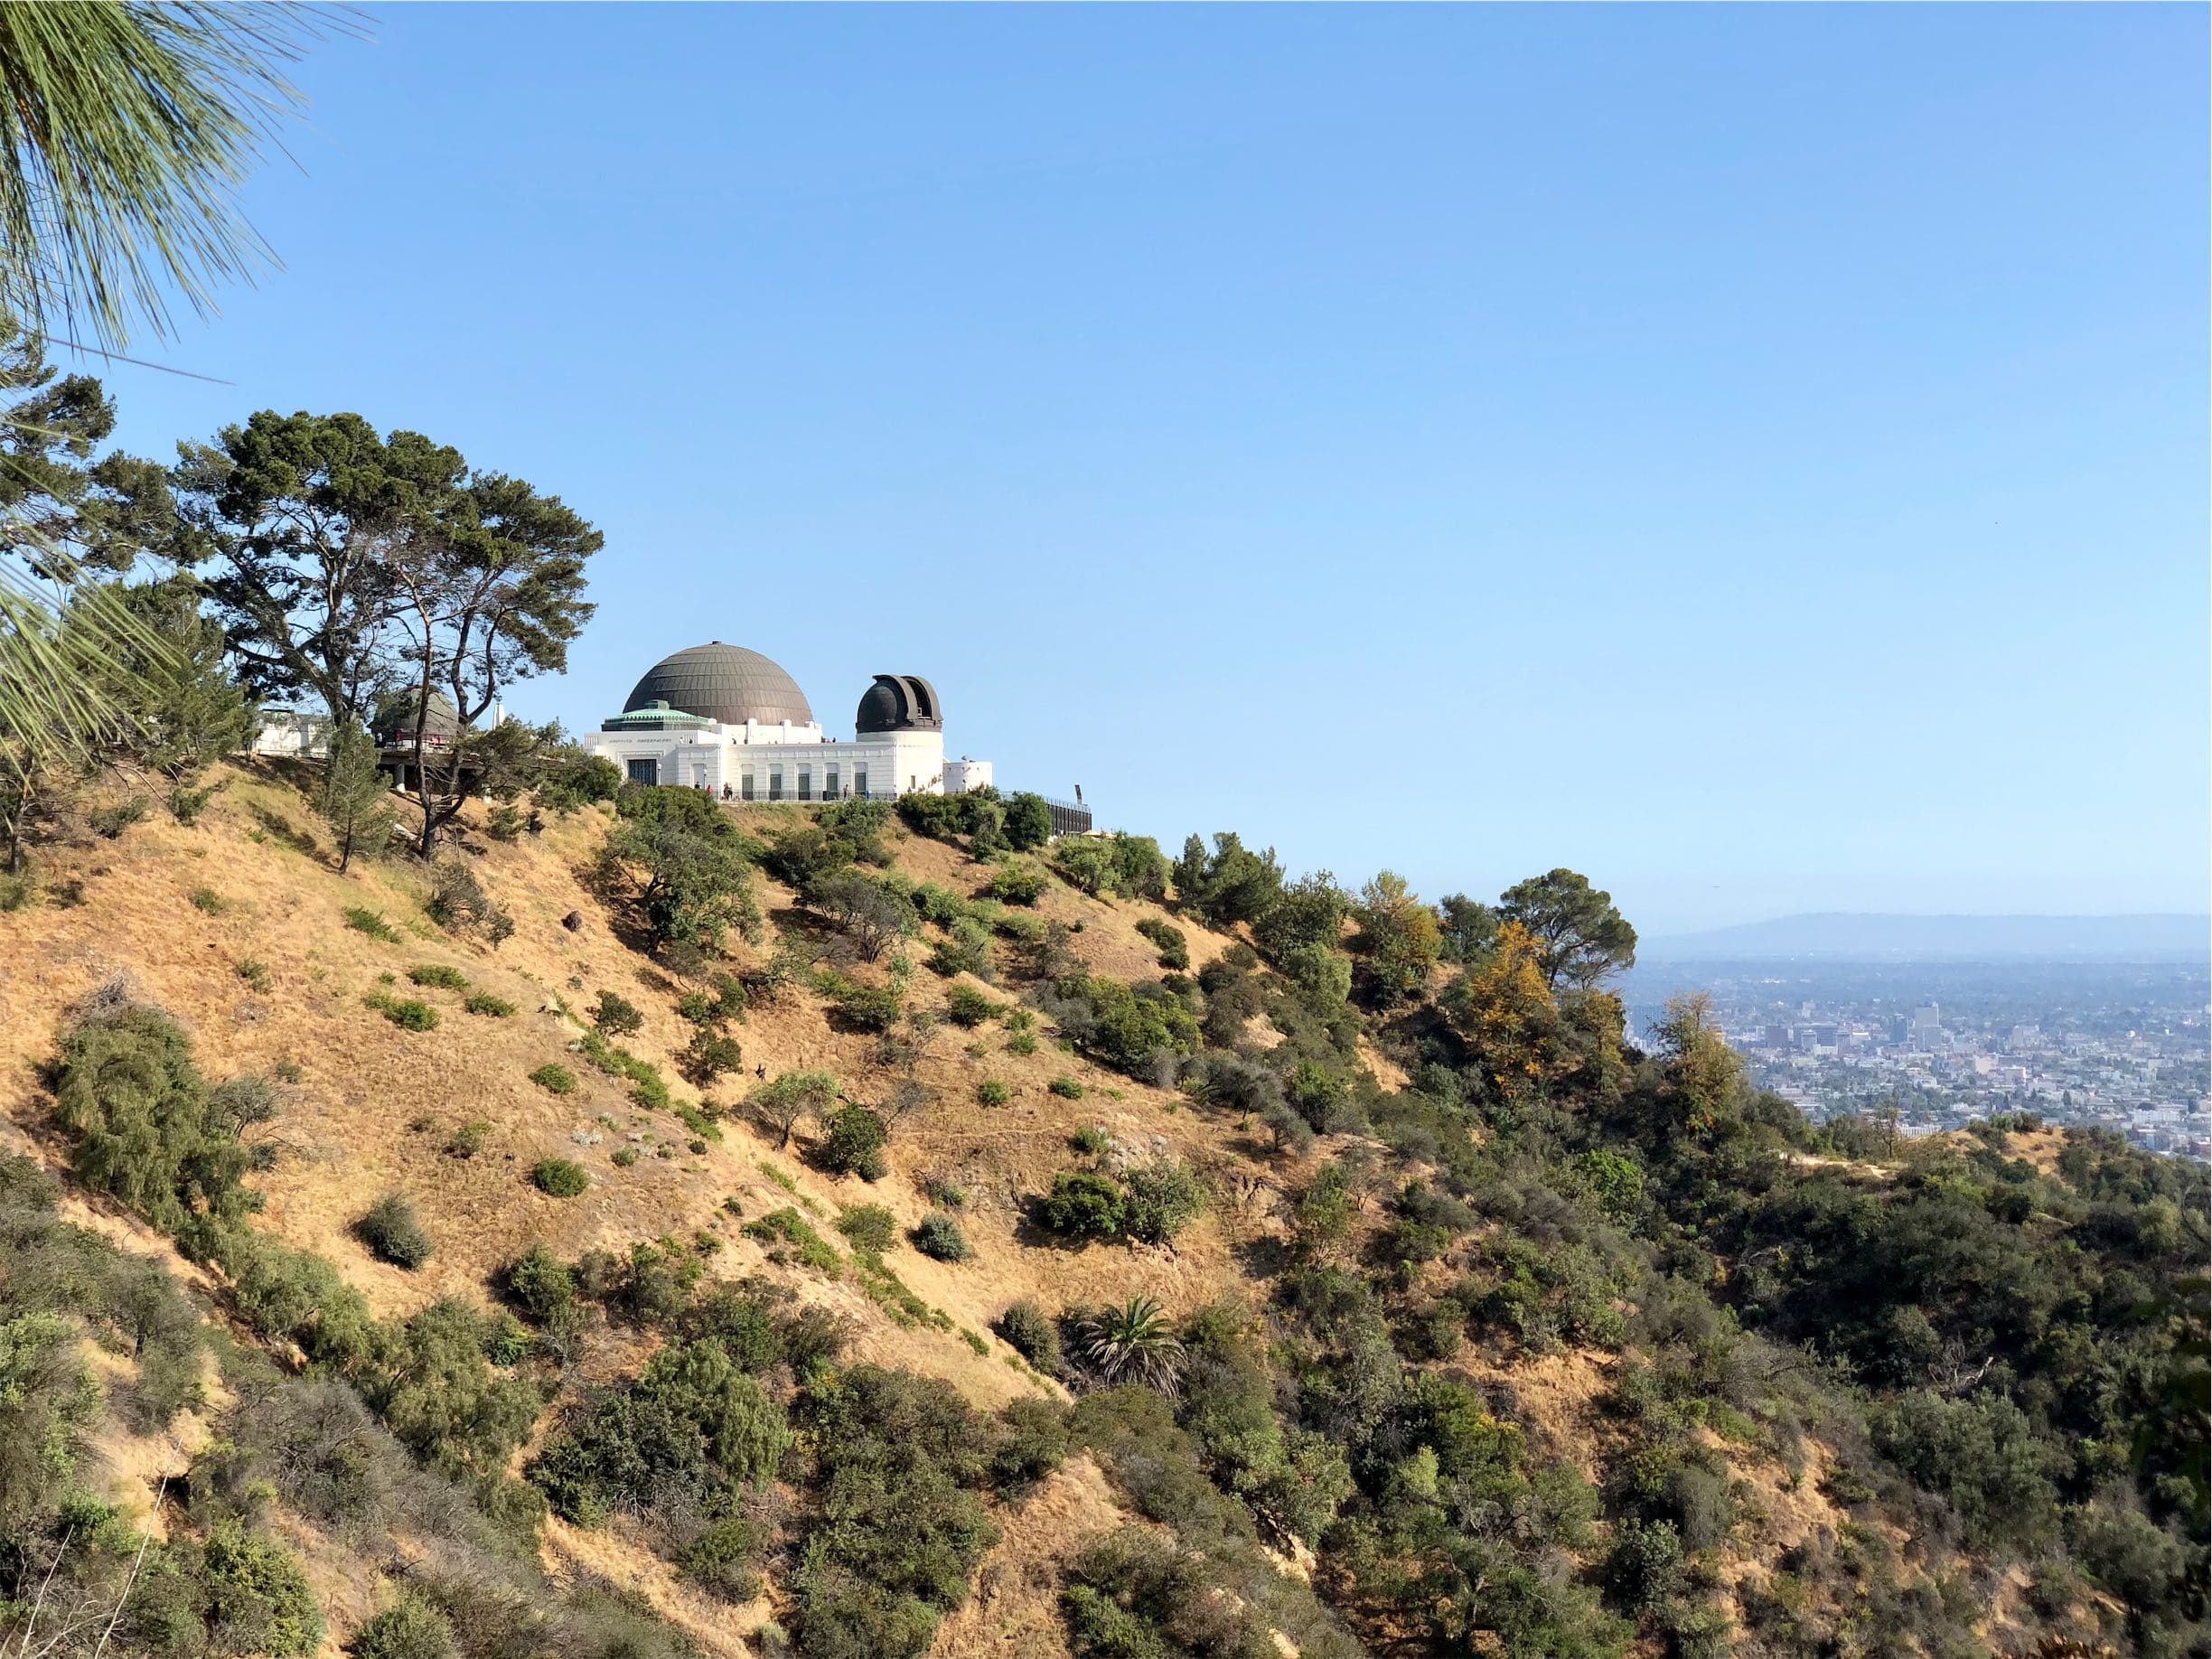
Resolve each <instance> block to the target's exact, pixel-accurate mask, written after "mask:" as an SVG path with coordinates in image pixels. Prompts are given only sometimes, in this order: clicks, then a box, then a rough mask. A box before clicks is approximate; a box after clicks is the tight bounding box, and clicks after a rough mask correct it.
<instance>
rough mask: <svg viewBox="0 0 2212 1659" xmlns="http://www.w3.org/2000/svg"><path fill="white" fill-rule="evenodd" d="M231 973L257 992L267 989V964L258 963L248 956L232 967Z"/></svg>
mask: <svg viewBox="0 0 2212 1659" xmlns="http://www.w3.org/2000/svg"><path fill="white" fill-rule="evenodd" d="M232 971H233V972H235V973H236V974H237V975H238V977H239V979H243V980H245V981H246V983H247V984H248V985H250V986H252V987H253V988H254V989H256V990H258V991H265V990H267V989H268V988H269V970H268V964H267V962H264V961H256V960H255V959H254V958H252V957H250V956H248V957H243V958H241V959H240V960H239V961H238V963H237V964H236V965H235V966H234V968H233V970H232Z"/></svg>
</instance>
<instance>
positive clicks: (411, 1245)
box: [353, 1193, 430, 1271]
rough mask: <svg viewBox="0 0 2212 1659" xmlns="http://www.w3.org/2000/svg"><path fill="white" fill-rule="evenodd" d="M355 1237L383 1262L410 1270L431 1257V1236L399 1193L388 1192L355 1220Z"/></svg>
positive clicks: (413, 1208)
mask: <svg viewBox="0 0 2212 1659" xmlns="http://www.w3.org/2000/svg"><path fill="white" fill-rule="evenodd" d="M353 1236H354V1237H355V1238H357V1239H359V1240H360V1241H361V1242H362V1243H363V1244H365V1245H367V1246H368V1248H369V1253H370V1255H372V1256H374V1257H375V1258H376V1259H377V1260H378V1261H389V1263H391V1265H392V1266H394V1267H398V1268H407V1269H408V1270H410V1271H411V1270H414V1269H416V1268H418V1267H420V1266H422V1264H423V1263H424V1262H426V1261H429V1260H430V1235H429V1234H428V1233H425V1232H424V1231H423V1225H422V1222H421V1220H420V1219H419V1218H418V1217H417V1215H416V1214H415V1206H414V1205H413V1204H409V1203H408V1201H407V1199H406V1198H404V1197H402V1196H401V1195H399V1194H398V1193H387V1194H385V1195H384V1196H383V1197H381V1198H380V1199H378V1200H377V1201H376V1203H375V1204H371V1205H370V1208H369V1213H368V1214H365V1215H363V1216H362V1217H361V1219H360V1220H359V1221H357V1222H355V1223H353Z"/></svg>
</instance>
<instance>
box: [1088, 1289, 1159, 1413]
mask: <svg viewBox="0 0 2212 1659" xmlns="http://www.w3.org/2000/svg"><path fill="white" fill-rule="evenodd" d="M1075 1335H1076V1341H1077V1347H1078V1350H1079V1352H1080V1353H1081V1354H1083V1359H1084V1360H1085V1361H1086V1362H1087V1363H1088V1364H1090V1366H1091V1368H1092V1370H1093V1371H1095V1372H1097V1373H1099V1375H1100V1376H1101V1377H1103V1378H1104V1379H1105V1380H1106V1381H1107V1382H1124V1381H1127V1382H1142V1383H1145V1384H1146V1385H1147V1386H1148V1387H1151V1388H1157V1389H1158V1390H1159V1391H1160V1392H1162V1393H1163V1394H1172V1393H1174V1392H1176V1382H1178V1381H1179V1380H1180V1379H1181V1376H1182V1371H1183V1344H1182V1341H1181V1339H1180V1338H1178V1337H1177V1336H1176V1334H1175V1326H1174V1323H1173V1322H1172V1321H1171V1320H1169V1318H1168V1317H1167V1309H1166V1308H1162V1307H1161V1306H1160V1305H1159V1303H1158V1301H1156V1300H1154V1299H1153V1298H1151V1297H1148V1296H1132V1297H1131V1298H1129V1300H1128V1301H1126V1302H1124V1303H1123V1304H1122V1305H1121V1306H1120V1307H1119V1308H1105V1309H1103V1310H1101V1312H1098V1313H1094V1314H1086V1315H1084V1316H1083V1318H1082V1319H1081V1320H1079V1321H1077V1323H1076V1326H1075Z"/></svg>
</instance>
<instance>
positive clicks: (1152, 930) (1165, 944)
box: [1137, 916, 1190, 973]
mask: <svg viewBox="0 0 2212 1659" xmlns="http://www.w3.org/2000/svg"><path fill="white" fill-rule="evenodd" d="M1137 931H1138V932H1139V933H1141V934H1143V935H1144V937H1145V938H1146V939H1147V940H1148V941H1149V942H1151V943H1152V944H1154V945H1156V946H1157V947H1158V950H1159V965H1160V966H1161V967H1163V968H1167V969H1171V970H1175V971H1176V972H1178V973H1179V972H1181V971H1182V970H1184V969H1186V968H1188V967H1189V966H1190V944H1189V942H1188V941H1186V939H1185V938H1184V936H1183V930H1182V929H1181V928H1179V927H1177V926H1176V924H1175V923H1172V922H1166V921H1162V920H1161V919H1160V918H1159V917H1158V916H1146V917H1143V918H1142V919H1141V920H1139V922H1138V923H1137Z"/></svg>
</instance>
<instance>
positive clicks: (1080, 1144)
mask: <svg viewBox="0 0 2212 1659" xmlns="http://www.w3.org/2000/svg"><path fill="white" fill-rule="evenodd" d="M1068 1145H1069V1146H1071V1147H1073V1148H1075V1150H1076V1151H1078V1152H1082V1153H1084V1154H1086V1155H1088V1156H1089V1157H1092V1158H1097V1157H1099V1156H1100V1155H1101V1154H1102V1153H1104V1152H1105V1151H1107V1150H1108V1149H1109V1148H1111V1147H1112V1145H1113V1137H1112V1136H1111V1135H1110V1134H1109V1133H1107V1131H1106V1126H1105V1125H1104V1124H1102V1123H1087V1124H1085V1125H1084V1126H1083V1128H1081V1129H1077V1130H1076V1131H1075V1132H1074V1133H1073V1135H1070V1136H1069V1137H1068Z"/></svg>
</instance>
